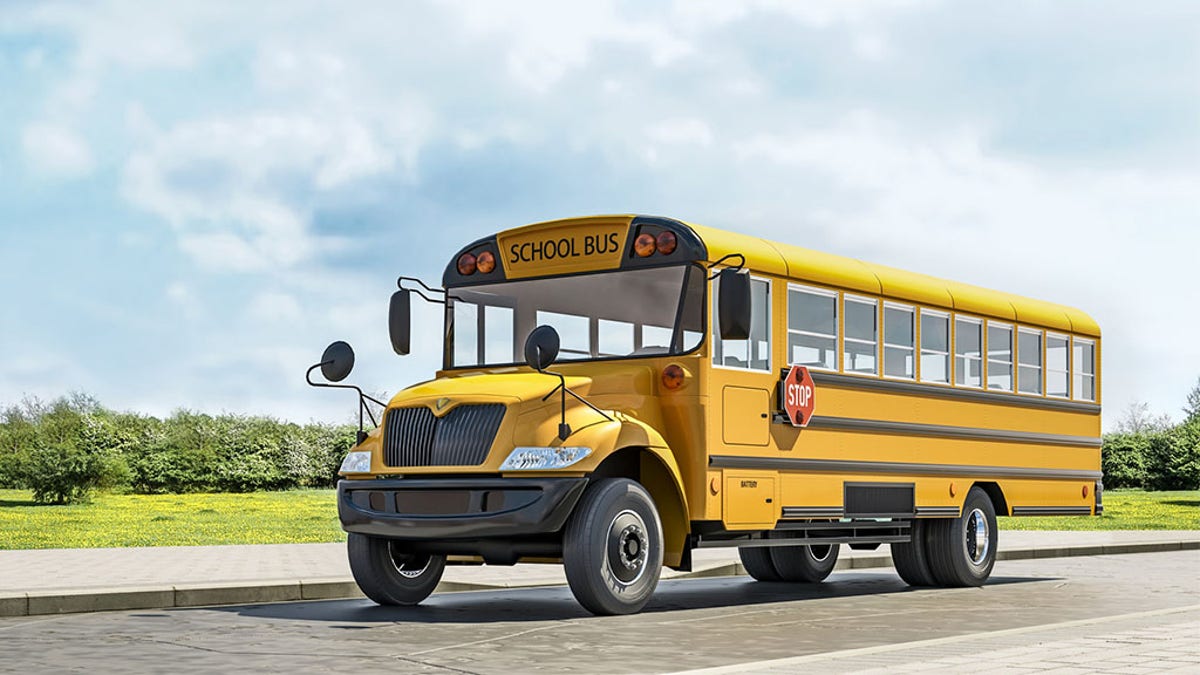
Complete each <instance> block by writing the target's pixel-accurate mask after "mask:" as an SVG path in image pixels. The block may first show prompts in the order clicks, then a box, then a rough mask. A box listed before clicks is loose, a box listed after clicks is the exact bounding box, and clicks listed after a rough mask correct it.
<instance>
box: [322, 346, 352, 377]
mask: <svg viewBox="0 0 1200 675" xmlns="http://www.w3.org/2000/svg"><path fill="white" fill-rule="evenodd" d="M351 370H354V350H353V349H352V348H351V347H350V345H348V344H346V343H345V342H342V341H341V340H338V341H337V342H334V343H333V344H331V345H329V346H328V347H326V348H325V353H324V354H322V355H321V374H322V375H324V376H325V379H326V380H329V381H330V382H341V381H342V380H344V379H346V376H347V375H349V374H350V371H351Z"/></svg>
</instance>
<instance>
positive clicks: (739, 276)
mask: <svg viewBox="0 0 1200 675" xmlns="http://www.w3.org/2000/svg"><path fill="white" fill-rule="evenodd" d="M750 310H751V303H750V274H749V273H748V272H743V271H740V270H737V269H734V268H732V267H726V268H725V269H723V270H721V272H720V273H719V274H718V275H717V311H718V312H719V314H720V316H719V317H718V321H719V324H720V329H721V330H720V334H721V339H722V340H748V339H750Z"/></svg>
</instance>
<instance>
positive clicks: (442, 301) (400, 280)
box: [396, 277, 450, 305]
mask: <svg viewBox="0 0 1200 675" xmlns="http://www.w3.org/2000/svg"><path fill="white" fill-rule="evenodd" d="M406 281H409V282H412V283H414V284H417V285H418V286H420V287H421V288H405V287H404V282H406ZM396 287H397V288H399V289H400V290H402V291H410V292H412V293H416V294H417V295H418V296H420V298H421V299H422V300H424V301H425V302H428V303H430V304H434V305H444V304H446V300H447V299H448V298H449V297H450V294H449V293H448V292H447V291H446V289H444V288H431V287H430V286H429V285H428V284H426V283H425V282H424V281H421V280H420V279H418V278H416V277H399V278H398V279H396ZM422 288H423V289H425V291H426V292H428V293H429V294H430V295H437V294H439V293H440V294H441V295H442V297H441V299H438V298H436V297H434V298H431V297H429V296H428V295H425V293H422V292H421V289H422Z"/></svg>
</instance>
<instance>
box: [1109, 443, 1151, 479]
mask: <svg viewBox="0 0 1200 675" xmlns="http://www.w3.org/2000/svg"><path fill="white" fill-rule="evenodd" d="M1148 445H1149V436H1148V434H1144V433H1115V434H1108V435H1106V436H1105V437H1104V446H1103V447H1102V448H1101V449H1100V462H1101V466H1102V468H1103V470H1104V487H1106V488H1138V487H1142V486H1143V485H1144V484H1145V480H1146V467H1145V456H1146V448H1147V446H1148Z"/></svg>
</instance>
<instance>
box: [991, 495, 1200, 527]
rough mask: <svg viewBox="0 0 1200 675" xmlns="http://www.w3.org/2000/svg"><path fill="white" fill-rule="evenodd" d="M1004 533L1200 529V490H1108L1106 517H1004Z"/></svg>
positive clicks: (1001, 525) (1002, 519)
mask: <svg viewBox="0 0 1200 675" xmlns="http://www.w3.org/2000/svg"><path fill="white" fill-rule="evenodd" d="M1000 529H1002V530H1200V490H1188V491H1181V492H1145V491H1143V490H1106V491H1105V492H1104V515H1103V516H1100V517H1099V518H1094V517H1091V516H1068V517H1050V518H1001V519H1000Z"/></svg>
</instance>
